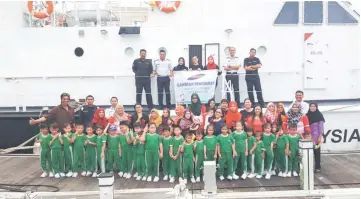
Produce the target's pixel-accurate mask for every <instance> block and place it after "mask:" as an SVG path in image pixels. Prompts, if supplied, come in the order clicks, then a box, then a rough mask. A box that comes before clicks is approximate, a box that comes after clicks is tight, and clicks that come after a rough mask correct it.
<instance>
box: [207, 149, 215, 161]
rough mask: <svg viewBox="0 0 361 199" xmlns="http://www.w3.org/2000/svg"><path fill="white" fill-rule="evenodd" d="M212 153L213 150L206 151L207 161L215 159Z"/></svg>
mask: <svg viewBox="0 0 361 199" xmlns="http://www.w3.org/2000/svg"><path fill="white" fill-rule="evenodd" d="M214 153H215V151H214V150H210V151H206V156H207V159H206V160H207V161H214V160H216V159H215V158H214Z"/></svg>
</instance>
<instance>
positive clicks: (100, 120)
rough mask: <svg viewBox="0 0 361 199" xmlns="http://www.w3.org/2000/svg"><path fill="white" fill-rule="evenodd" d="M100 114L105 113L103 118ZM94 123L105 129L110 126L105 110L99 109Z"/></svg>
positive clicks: (95, 114)
mask: <svg viewBox="0 0 361 199" xmlns="http://www.w3.org/2000/svg"><path fill="white" fill-rule="evenodd" d="M100 112H103V115H104V116H103V117H100V116H99V113H100ZM92 123H93V124H99V125H102V126H103V127H104V128H105V127H106V126H107V125H108V120H107V119H106V118H105V112H104V109H103V108H98V109H97V110H96V111H95V113H94V117H93V120H92Z"/></svg>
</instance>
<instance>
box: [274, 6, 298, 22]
mask: <svg viewBox="0 0 361 199" xmlns="http://www.w3.org/2000/svg"><path fill="white" fill-rule="evenodd" d="M298 22H299V3H298V2H296V1H287V2H285V3H284V4H283V7H282V9H281V11H280V12H279V13H278V16H277V18H276V20H275V21H274V24H277V25H292V24H298Z"/></svg>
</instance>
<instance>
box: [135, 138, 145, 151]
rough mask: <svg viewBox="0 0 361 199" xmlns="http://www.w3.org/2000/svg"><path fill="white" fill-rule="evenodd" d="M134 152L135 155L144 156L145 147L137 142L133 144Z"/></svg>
mask: <svg viewBox="0 0 361 199" xmlns="http://www.w3.org/2000/svg"><path fill="white" fill-rule="evenodd" d="M135 150H136V154H137V155H144V154H145V145H144V143H142V142H141V141H139V140H137V142H136V143H135Z"/></svg>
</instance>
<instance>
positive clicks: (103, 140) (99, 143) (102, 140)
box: [97, 134, 107, 150]
mask: <svg viewBox="0 0 361 199" xmlns="http://www.w3.org/2000/svg"><path fill="white" fill-rule="evenodd" d="M106 142H107V136H106V135H103V134H102V135H100V136H99V135H98V136H97V148H98V149H99V150H101V149H102V147H103V145H104V143H106Z"/></svg>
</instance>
